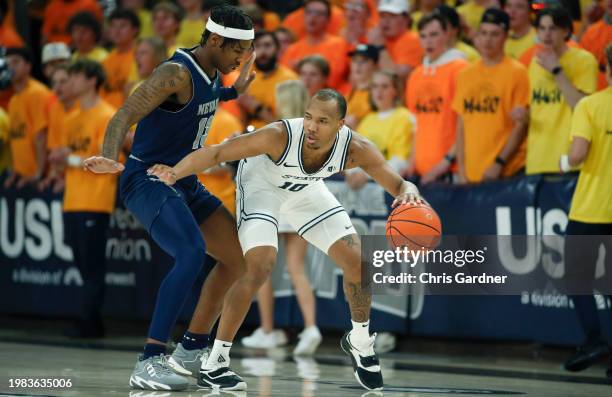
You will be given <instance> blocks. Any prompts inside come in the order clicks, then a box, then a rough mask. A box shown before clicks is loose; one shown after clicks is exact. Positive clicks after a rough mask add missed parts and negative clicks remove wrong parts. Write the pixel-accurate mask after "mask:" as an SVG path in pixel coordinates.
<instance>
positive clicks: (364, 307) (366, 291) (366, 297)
mask: <svg viewBox="0 0 612 397" xmlns="http://www.w3.org/2000/svg"><path fill="white" fill-rule="evenodd" d="M344 294H345V295H346V299H348V301H349V306H350V308H351V319H352V320H353V321H356V322H360V323H363V322H365V321H368V319H369V318H370V307H371V306H372V290H371V288H370V287H369V286H367V287H365V288H364V286H363V285H362V284H361V283H351V282H347V281H345V282H344Z"/></svg>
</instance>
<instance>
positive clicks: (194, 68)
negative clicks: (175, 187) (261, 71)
mask: <svg viewBox="0 0 612 397" xmlns="http://www.w3.org/2000/svg"><path fill="white" fill-rule="evenodd" d="M167 62H176V63H180V64H182V65H184V66H185V67H186V68H187V69H189V73H190V74H191V81H192V97H191V99H190V100H189V102H188V103H186V104H185V105H182V106H181V107H178V108H175V109H173V108H171V107H170V106H168V105H167V104H165V103H164V104H162V105H160V106H158V107H157V108H155V109H154V110H153V111H152V112H151V113H149V114H148V115H147V116H145V117H144V118H143V119H142V120H140V122H139V123H138V125H137V127H136V135H135V136H134V144H133V146H132V156H133V157H135V158H136V159H138V160H140V161H143V162H145V163H162V164H167V165H171V166H173V165H175V164H176V163H178V162H179V161H180V160H181V159H182V158H183V157H185V156H186V155H188V154H189V153H190V152H191V151H192V150H196V149H199V148H201V147H202V146H204V142H205V141H206V136H207V135H208V130H209V129H210V126H211V124H212V121H213V117H214V115H215V110H216V109H217V106H218V104H219V100H229V99H234V98H236V96H237V92H236V90H235V89H234V88H233V87H232V88H223V87H222V86H221V81H220V79H219V72H217V73H216V76H215V77H214V78H210V77H209V76H207V75H206V73H205V72H204V70H203V69H202V68H201V67H200V65H199V64H198V62H197V60H196V58H195V55H194V54H193V53H192V52H191V50H189V49H184V48H182V49H178V50H177V51H176V52H175V53H174V55H173V56H172V57H171V58H170V59H169V60H168V61H167Z"/></svg>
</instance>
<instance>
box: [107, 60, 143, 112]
mask: <svg viewBox="0 0 612 397" xmlns="http://www.w3.org/2000/svg"><path fill="white" fill-rule="evenodd" d="M102 66H104V71H105V72H106V83H105V84H104V87H103V89H102V93H101V95H102V98H103V99H104V100H105V101H106V102H108V103H109V104H110V105H111V106H113V107H115V108H119V107H121V105H123V102H125V85H126V83H127V82H128V80H129V77H130V75H134V74H135V73H137V72H136V62H135V61H134V49H131V50H130V51H126V52H123V53H122V52H119V51H117V49H114V50H112V51H111V52H110V54H108V56H107V57H106V58H105V59H104V61H103V62H102Z"/></svg>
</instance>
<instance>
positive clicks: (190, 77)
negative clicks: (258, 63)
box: [85, 6, 255, 390]
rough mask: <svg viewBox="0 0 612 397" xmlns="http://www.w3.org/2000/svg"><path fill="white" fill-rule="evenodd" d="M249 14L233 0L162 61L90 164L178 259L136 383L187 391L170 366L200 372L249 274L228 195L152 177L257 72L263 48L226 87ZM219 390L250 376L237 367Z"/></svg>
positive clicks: (197, 144) (196, 138)
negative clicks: (186, 319)
mask: <svg viewBox="0 0 612 397" xmlns="http://www.w3.org/2000/svg"><path fill="white" fill-rule="evenodd" d="M253 38H254V31H253V24H252V22H251V19H250V18H249V17H248V16H247V15H246V14H244V13H243V12H242V11H241V10H240V9H238V8H235V7H230V6H222V7H217V8H213V9H212V11H211V15H210V18H209V20H208V22H207V24H206V29H205V31H204V33H203V35H202V40H201V43H200V45H199V46H197V47H194V48H191V49H179V50H177V51H176V52H175V53H174V55H173V56H172V57H171V58H170V59H169V60H168V61H166V62H164V63H163V64H161V65H160V66H159V67H158V68H157V69H156V70H155V71H154V72H153V74H152V75H151V77H150V78H149V79H147V80H146V81H145V82H144V83H143V84H142V85H140V87H139V88H138V89H137V90H136V91H135V92H134V94H132V95H131V96H130V97H129V98H128V99H127V100H126V102H125V104H124V105H123V106H122V107H121V108H120V109H119V110H118V111H117V113H116V114H115V116H114V117H113V119H112V120H111V121H110V123H109V125H108V128H107V130H106V135H105V138H104V145H103V149H102V156H99V157H92V158H89V159H87V160H86V161H85V166H86V168H88V169H89V170H91V171H93V172H95V173H117V172H120V171H123V172H122V174H121V179H120V194H121V197H122V199H123V201H124V203H125V205H126V207H127V208H128V209H129V210H130V211H131V212H132V213H133V214H134V215H135V216H136V218H137V219H138V220H139V221H140V222H141V224H142V225H143V227H144V228H145V229H146V230H147V231H148V232H149V234H150V235H151V237H152V238H153V239H154V240H155V241H156V242H157V243H158V244H159V246H160V247H161V248H162V249H163V250H164V251H166V252H167V253H168V254H169V255H171V256H172V257H173V258H174V266H173V268H172V269H171V270H170V271H169V273H168V274H167V275H166V277H165V278H164V280H163V282H162V283H161V286H160V288H159V292H158V295H157V302H156V304H155V310H154V313H153V319H152V321H151V326H150V328H149V335H148V339H147V342H146V345H145V348H144V353H143V354H142V355H141V356H140V358H139V361H138V363H137V364H136V367H135V368H134V371H133V372H132V375H131V377H130V385H131V386H132V387H134V388H140V389H149V390H184V389H185V388H187V387H188V385H189V383H188V380H187V379H186V378H185V377H183V376H180V375H177V374H175V373H173V372H172V369H174V370H175V371H177V372H179V373H181V374H184V375H194V376H197V373H198V371H199V368H200V366H201V357H202V353H203V348H205V347H206V345H207V344H208V334H209V333H210V330H211V328H212V326H213V324H214V323H215V321H216V320H217V318H218V317H219V314H220V311H221V306H222V302H223V299H224V296H225V294H226V292H227V291H228V290H229V288H230V286H231V285H232V284H233V283H234V282H235V281H236V280H237V279H238V277H239V276H240V275H241V274H242V273H243V272H244V269H245V267H244V259H243V257H242V255H241V251H240V246H239V243H238V236H237V232H236V226H235V222H234V220H233V218H232V216H231V215H230V214H229V212H228V211H227V210H226V209H225V208H223V206H222V205H221V203H220V201H219V200H218V199H217V198H216V197H214V196H213V195H211V194H210V193H209V192H207V191H206V190H205V189H204V187H203V186H202V185H201V184H200V183H199V182H198V180H197V179H196V177H195V176H192V177H189V178H185V179H183V180H181V181H180V182H179V183H177V184H175V185H174V186H172V187H170V186H167V185H166V184H164V183H160V181H159V180H158V179H157V178H155V177H153V176H151V175H148V174H147V169H148V168H149V167H151V166H152V165H153V164H155V163H159V162H163V163H165V164H175V163H177V162H178V161H179V160H180V159H181V158H183V157H185V156H186V155H187V154H189V153H190V152H192V151H194V150H197V149H199V148H201V147H202V146H204V143H205V140H206V135H207V133H208V129H209V128H210V125H211V123H212V120H213V117H214V115H215V110H216V108H217V106H218V103H219V101H220V100H221V101H227V100H231V99H235V98H236V97H237V96H238V95H239V94H240V93H242V92H244V91H245V90H246V89H247V87H248V85H249V84H250V83H251V81H252V80H253V78H254V74H253V73H249V70H250V67H251V65H252V64H253V61H254V59H255V58H254V57H255V55H254V54H252V55H251V58H250V59H249V60H248V62H246V63H245V64H244V66H243V67H242V69H241V73H240V77H239V78H238V80H237V81H236V83H235V84H234V86H233V87H231V88H224V87H222V84H221V80H220V74H221V73H224V74H225V73H229V72H231V71H232V70H235V69H236V68H238V67H239V65H240V63H241V60H242V59H244V58H245V56H246V55H247V54H248V53H250V52H251V50H252V40H253ZM135 123H138V126H137V127H136V134H135V137H134V144H133V148H132V154H131V155H130V158H129V159H128V161H127V163H126V165H125V167H124V166H123V165H122V164H120V163H118V162H117V157H118V155H119V151H120V148H121V145H122V142H123V140H124V137H125V135H126V133H127V131H128V129H129V128H130V126H132V125H133V124H135ZM206 253H208V254H209V255H211V256H212V257H214V258H215V259H217V260H218V264H217V266H215V268H214V269H213V270H212V272H211V273H210V274H209V276H208V278H207V280H206V281H205V283H204V286H203V287H202V292H201V295H200V299H199V302H198V305H197V307H196V311H195V313H194V316H193V319H192V322H191V324H190V326H189V329H188V332H187V333H186V334H185V336H184V337H183V340H182V342H181V343H180V344H179V347H178V348H177V351H175V354H174V355H173V356H172V357H171V358H170V359H169V360H168V359H167V358H166V356H165V355H164V354H165V352H166V342H167V341H168V338H169V336H170V333H171V330H172V328H173V326H174V325H175V322H176V318H177V316H178V314H179V313H180V311H181V308H182V306H183V303H184V302H185V299H186V298H187V295H188V293H189V291H190V290H191V287H192V285H193V282H194V280H195V279H196V276H197V274H198V273H199V271H200V270H201V268H202V264H203V262H204V257H205V255H206ZM217 381H218V382H219V384H217V385H216V386H217V387H220V388H227V389H232V388H235V387H236V385H238V386H239V385H241V384H242V383H243V381H242V379H241V378H240V377H238V376H236V375H235V374H233V373H226V374H225V376H223V377H219V378H218V379H217Z"/></svg>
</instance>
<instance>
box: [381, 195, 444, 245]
mask: <svg viewBox="0 0 612 397" xmlns="http://www.w3.org/2000/svg"><path fill="white" fill-rule="evenodd" d="M386 235H387V240H388V241H389V242H390V243H391V245H392V246H393V247H402V246H405V245H407V246H408V248H410V249H414V250H418V249H421V248H425V249H433V248H436V247H437V246H438V244H439V243H440V237H441V236H442V224H441V222H440V217H439V216H438V214H436V211H434V210H433V208H431V207H430V206H428V205H425V204H417V205H410V204H404V205H400V206H397V207H395V209H393V211H392V212H391V215H389V219H387V227H386Z"/></svg>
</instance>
